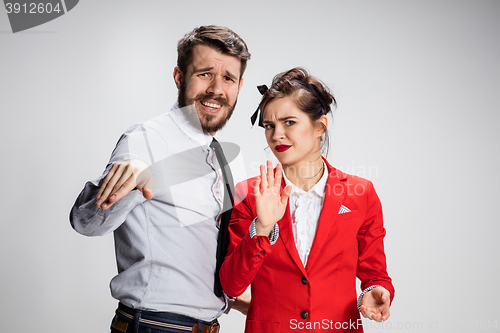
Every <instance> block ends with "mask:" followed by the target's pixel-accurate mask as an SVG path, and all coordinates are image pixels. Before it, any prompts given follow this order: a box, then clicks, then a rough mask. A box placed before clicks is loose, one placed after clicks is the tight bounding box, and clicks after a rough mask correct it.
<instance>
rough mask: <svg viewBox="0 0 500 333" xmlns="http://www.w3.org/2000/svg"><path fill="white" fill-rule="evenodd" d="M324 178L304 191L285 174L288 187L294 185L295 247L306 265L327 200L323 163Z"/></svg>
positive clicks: (291, 199) (292, 212)
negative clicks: (324, 203)
mask: <svg viewBox="0 0 500 333" xmlns="http://www.w3.org/2000/svg"><path fill="white" fill-rule="evenodd" d="M323 167H324V169H323V176H322V177H321V179H320V180H319V181H318V182H317V183H316V184H315V185H314V186H313V187H312V188H311V189H310V190H309V191H307V192H306V191H303V190H301V189H299V188H298V187H297V186H295V185H294V184H293V183H292V182H290V181H289V180H288V179H287V178H286V175H285V173H284V172H283V179H284V180H285V184H286V185H292V192H291V193H290V198H289V203H290V216H291V218H292V227H293V236H294V239H295V246H296V247H297V251H298V253H299V257H300V259H301V260H302V263H303V264H304V267H305V266H306V263H307V258H308V257H309V253H310V252H311V247H312V243H313V241H314V236H315V235H316V229H317V228H318V220H319V216H320V214H321V209H322V208H323V202H324V200H325V187H326V181H327V179H328V168H327V166H326V164H325V162H324V161H323Z"/></svg>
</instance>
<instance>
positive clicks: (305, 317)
mask: <svg viewBox="0 0 500 333" xmlns="http://www.w3.org/2000/svg"><path fill="white" fill-rule="evenodd" d="M300 316H301V317H302V319H307V317H309V314H308V313H307V311H302V312H301V313H300Z"/></svg>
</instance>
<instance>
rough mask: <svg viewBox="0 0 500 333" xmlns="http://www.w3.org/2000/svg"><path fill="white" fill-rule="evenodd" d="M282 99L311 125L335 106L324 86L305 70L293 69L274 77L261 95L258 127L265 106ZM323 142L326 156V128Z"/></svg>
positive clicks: (327, 138)
mask: <svg viewBox="0 0 500 333" xmlns="http://www.w3.org/2000/svg"><path fill="white" fill-rule="evenodd" d="M284 97H289V98H291V99H292V101H294V102H295V104H296V105H297V107H298V108H299V109H300V110H301V111H303V112H305V113H306V114H307V115H308V116H309V119H310V120H311V123H312V124H313V125H314V124H315V123H316V121H317V120H318V119H319V118H320V117H321V116H323V115H327V114H328V113H331V112H332V110H331V107H330V106H331V105H332V104H333V106H334V107H336V106H337V101H336V100H335V97H333V95H332V93H331V92H330V90H329V89H328V87H327V86H326V85H325V84H323V83H322V82H321V81H320V80H318V79H317V78H315V77H314V76H311V75H310V74H309V72H308V71H307V70H306V69H305V68H302V67H295V68H292V69H290V70H289V71H286V72H283V73H280V74H278V75H276V76H275V77H274V79H273V83H272V85H271V87H270V88H269V89H268V90H267V91H266V92H265V93H264V94H263V96H262V100H261V101H260V104H259V109H260V110H261V116H260V120H259V125H261V126H262V117H263V116H262V114H263V112H264V109H265V107H266V105H267V104H268V103H269V102H270V101H272V100H273V99H277V98H284ZM325 141H326V142H322V149H323V148H325V146H326V155H328V141H329V136H328V131H327V129H326V128H325Z"/></svg>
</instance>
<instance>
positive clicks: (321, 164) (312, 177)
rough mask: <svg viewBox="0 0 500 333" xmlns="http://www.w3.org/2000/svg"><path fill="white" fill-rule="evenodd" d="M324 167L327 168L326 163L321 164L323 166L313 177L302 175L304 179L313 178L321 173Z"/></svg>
mask: <svg viewBox="0 0 500 333" xmlns="http://www.w3.org/2000/svg"><path fill="white" fill-rule="evenodd" d="M324 168H325V164H324V163H322V164H321V168H320V169H319V171H318V172H316V174H315V175H314V176H312V177H302V178H303V179H311V178H314V177H316V176H317V175H319V173H320V172H321V171H322V170H323V169H324Z"/></svg>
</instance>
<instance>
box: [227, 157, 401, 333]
mask: <svg viewBox="0 0 500 333" xmlns="http://www.w3.org/2000/svg"><path fill="white" fill-rule="evenodd" d="M325 163H326V164H327V167H328V173H329V175H328V181H327V185H326V193H325V201H324V203H323V209H322V211H321V215H320V218H319V222H318V228H317V231H316V236H315V238H314V242H313V245H312V248H311V252H310V254H309V257H308V260H307V265H306V267H304V265H303V264H302V261H301V260H300V258H299V255H298V252H297V248H296V246H295V241H294V237H293V231H292V223H291V218H290V208H289V207H287V209H286V212H285V215H284V216H283V218H282V219H281V220H280V221H278V225H279V238H278V240H277V242H276V243H275V244H274V245H271V244H270V243H269V238H268V237H265V236H255V237H254V238H250V236H249V233H248V228H249V226H250V224H251V222H252V221H253V219H254V218H255V217H256V212H255V198H254V196H253V184H254V181H255V178H250V179H248V180H246V181H243V182H241V183H239V184H238V185H237V186H236V191H235V192H236V200H235V206H234V209H233V213H232V217H231V222H230V224H229V233H230V244H229V248H228V254H227V256H226V259H225V261H224V263H223V265H222V268H221V271H220V278H221V283H222V287H223V289H224V291H225V292H226V294H227V295H229V296H239V295H241V294H242V293H243V292H244V291H245V290H246V288H247V287H248V285H250V284H251V286H252V287H251V290H252V301H251V304H250V308H249V310H248V315H247V321H246V328H245V332H258V333H265V332H272V333H276V332H297V331H302V332H329V331H336V330H339V329H340V330H346V331H352V332H362V331H363V330H362V327H361V321H360V320H359V321H358V319H359V318H360V315H359V312H358V310H357V307H356V300H357V296H356V282H355V280H356V277H358V278H359V279H360V280H361V288H362V289H365V288H367V287H369V286H371V285H381V286H383V287H384V288H386V289H387V290H388V291H389V292H390V293H391V301H392V299H393V297H394V287H393V285H392V282H391V278H390V277H389V276H388V275H387V271H386V260H385V254H384V245H383V238H384V236H385V229H384V226H383V221H382V207H381V204H380V200H379V198H378V196H377V194H376V193H375V189H374V188H373V185H372V183H371V182H370V181H368V180H366V179H363V178H360V177H356V176H351V175H347V174H345V173H343V172H341V171H339V170H337V169H335V168H333V167H332V166H330V165H329V164H328V162H326V160H325ZM284 186H285V184H284V181H283V183H282V187H284ZM341 205H344V206H345V207H347V208H348V209H350V210H351V211H350V212H348V213H342V214H338V213H339V209H340V207H341Z"/></svg>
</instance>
